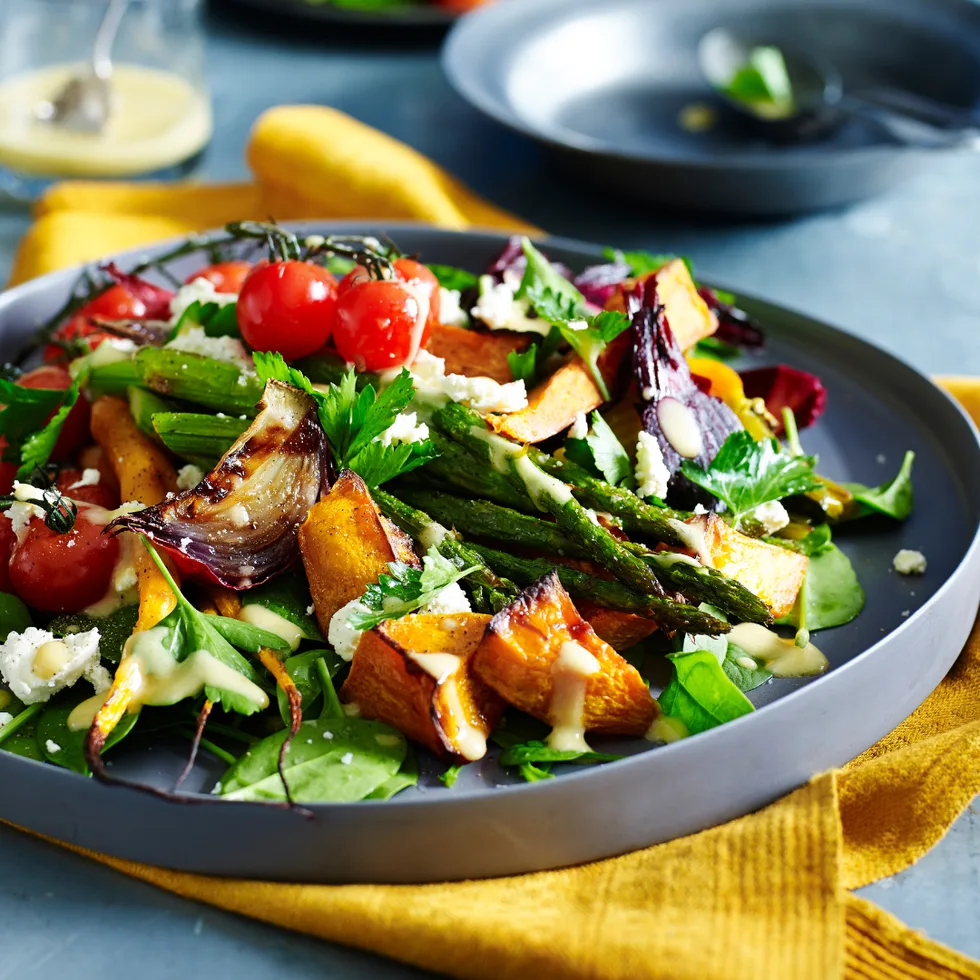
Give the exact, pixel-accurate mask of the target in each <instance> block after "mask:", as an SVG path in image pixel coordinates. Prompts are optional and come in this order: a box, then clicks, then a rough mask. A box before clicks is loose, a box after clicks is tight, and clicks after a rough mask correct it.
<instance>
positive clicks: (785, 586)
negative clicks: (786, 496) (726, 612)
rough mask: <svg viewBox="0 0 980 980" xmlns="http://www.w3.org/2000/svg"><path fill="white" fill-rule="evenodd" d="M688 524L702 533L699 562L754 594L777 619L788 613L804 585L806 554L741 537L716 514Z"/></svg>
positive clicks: (694, 518)
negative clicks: (715, 569) (716, 570)
mask: <svg viewBox="0 0 980 980" xmlns="http://www.w3.org/2000/svg"><path fill="white" fill-rule="evenodd" d="M688 524H690V525H692V526H693V527H696V528H698V529H699V530H700V531H703V533H704V547H703V550H702V552H701V560H702V561H704V562H705V563H706V564H708V565H711V567H712V568H717V569H718V571H720V572H724V573H725V574H726V575H728V576H729V577H731V578H733V579H736V580H737V581H739V582H741V583H742V585H744V586H745V587H746V588H747V589H749V590H750V591H752V592H754V593H755V594H756V595H757V596H758V597H759V598H760V599H762V601H763V602H765V603H766V605H767V606H769V609H770V610H771V612H772V614H773V616H774V617H775V618H776V619H778V618H779V617H780V616H786V615H788V614H789V612H790V611H791V610H792V609H793V605H794V603H795V602H796V596H797V595H798V593H799V591H800V589H801V588H802V586H803V577H804V576H805V575H806V566H807V562H808V561H809V559H808V558H807V557H806V555H800V554H797V553H796V552H795V551H789V550H787V549H786V548H780V547H778V546H777V545H773V544H768V543H767V542H765V541H759V540H757V539H756V538H750V537H748V536H747V535H745V534H741V533H740V532H738V531H736V530H735V529H734V528H732V527H731V526H729V525H728V524H726V523H725V522H724V521H723V520H722V519H721V518H720V517H718V516H717V515H716V514H710V515H708V516H707V517H693V518H691V520H690V521H688Z"/></svg>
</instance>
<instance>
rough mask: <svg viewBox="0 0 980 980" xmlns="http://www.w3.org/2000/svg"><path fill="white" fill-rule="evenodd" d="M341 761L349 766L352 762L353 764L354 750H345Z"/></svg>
mask: <svg viewBox="0 0 980 980" xmlns="http://www.w3.org/2000/svg"><path fill="white" fill-rule="evenodd" d="M340 761H341V762H342V763H343V764H344V765H345V766H349V765H350V764H351V763H352V762H353V761H354V753H353V752H345V753H344V754H343V755H342V756H341V757H340Z"/></svg>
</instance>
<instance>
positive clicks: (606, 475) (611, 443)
mask: <svg viewBox="0 0 980 980" xmlns="http://www.w3.org/2000/svg"><path fill="white" fill-rule="evenodd" d="M589 422H590V424H589V431H588V433H587V434H586V436H585V438H584V439H571V438H569V439H566V440H565V456H566V457H567V458H568V459H570V460H571V461H572V462H573V463H578V464H579V466H584V467H585V468H586V469H587V470H590V471H593V472H596V473H598V474H599V475H600V476H601V477H602V478H603V479H604V480H605V481H606V483H608V484H610V485H611V486H614V487H619V486H625V487H630V485H631V484H632V483H633V482H634V480H633V467H632V465H631V463H630V458H629V454H628V453H627V452H626V450H625V449H624V448H623V444H622V443H621V442H620V441H619V439H617V438H616V434H615V433H614V432H613V430H612V429H611V428H609V424H608V423H607V422H606V420H605V419H604V418H603V417H602V416H601V415H600V414H599V413H598V412H593V413H592V414H591V416H590V417H589Z"/></svg>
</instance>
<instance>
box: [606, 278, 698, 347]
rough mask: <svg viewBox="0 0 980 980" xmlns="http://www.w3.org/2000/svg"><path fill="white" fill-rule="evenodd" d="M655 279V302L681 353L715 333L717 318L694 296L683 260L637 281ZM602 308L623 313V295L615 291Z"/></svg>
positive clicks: (630, 282)
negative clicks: (657, 303)
mask: <svg viewBox="0 0 980 980" xmlns="http://www.w3.org/2000/svg"><path fill="white" fill-rule="evenodd" d="M650 276H656V277H657V298H658V299H659V300H660V302H661V303H663V304H664V306H665V307H666V313H667V322H668V323H669V324H670V329H671V330H672V331H673V333H674V336H675V337H676V338H677V343H678V344H679V345H680V348H681V350H687V349H688V348H689V347H693V346H694V345H695V344H696V343H697V342H698V341H699V340H703V339H704V338H705V337H710V336H711V335H712V334H713V333H714V332H715V331H716V330H717V329H718V318H717V317H716V316H715V315H714V313H712V312H711V310H710V309H708V304H707V303H705V301H704V300H703V299H702V298H701V297H700V296H699V295H698V287H697V286H696V285H695V284H694V280H693V279H692V278H691V273H690V272H688V270H687V265H685V263H684V261H683V259H671V261H670V262H668V263H667V264H666V265H663V266H661V267H660V268H659V269H657V271H656V272H648V273H647V274H646V275H644V276H640V281H643V280H646V279H648V278H649V277H650ZM634 282H636V280H627V281H626V283H624V285H623V291H627V292H628V291H629V289H630V288H632V285H633V283H634ZM606 308H607V309H610V310H623V309H625V305H624V302H623V292H622V291H619V290H617V291H616V292H615V293H614V294H613V296H612V298H611V299H610V300H609V302H608V303H607V304H606Z"/></svg>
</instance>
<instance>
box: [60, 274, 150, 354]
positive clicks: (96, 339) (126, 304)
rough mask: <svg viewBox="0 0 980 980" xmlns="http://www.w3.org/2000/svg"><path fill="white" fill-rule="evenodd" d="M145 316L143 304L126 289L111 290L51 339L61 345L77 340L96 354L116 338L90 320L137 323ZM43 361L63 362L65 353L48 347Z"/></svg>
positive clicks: (85, 307) (88, 305) (75, 316)
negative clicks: (102, 345)
mask: <svg viewBox="0 0 980 980" xmlns="http://www.w3.org/2000/svg"><path fill="white" fill-rule="evenodd" d="M145 316H146V303H144V302H143V301H142V300H141V299H138V298H137V297H136V296H134V295H133V294H132V293H131V292H130V291H129V290H128V289H127V288H126V287H125V286H122V285H115V286H110V287H109V288H108V289H107V290H106V291H105V292H103V293H100V294H99V295H98V296H96V297H94V298H93V299H90V300H89V301H88V302H87V303H86V304H85V305H84V306H81V307H79V308H78V309H77V310H76V311H75V313H74V315H73V316H72V317H71V319H70V320H68V321H67V322H66V323H64V324H62V325H61V326H60V327H58V329H57V330H55V332H54V334H53V335H52V336H53V338H54V339H55V340H60V341H62V342H67V341H71V340H80V341H82V342H83V343H84V344H85V346H86V347H87V348H88V349H89V350H95V348H96V347H98V346H99V344H101V343H102V341H103V340H109V339H111V338H113V337H115V335H114V334H111V333H108V332H107V331H105V330H103V329H101V327H98V326H96V325H95V324H94V323H91V322H90V318H91V317H102V318H103V319H106V320H138V319H140V318H141V317H145ZM117 339H118V338H117ZM44 359H45V360H46V361H58V360H64V359H65V350H64V348H63V347H61V346H59V345H58V344H50V345H48V347H47V348H45V351H44Z"/></svg>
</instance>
